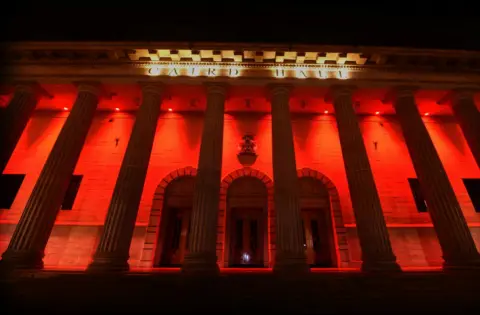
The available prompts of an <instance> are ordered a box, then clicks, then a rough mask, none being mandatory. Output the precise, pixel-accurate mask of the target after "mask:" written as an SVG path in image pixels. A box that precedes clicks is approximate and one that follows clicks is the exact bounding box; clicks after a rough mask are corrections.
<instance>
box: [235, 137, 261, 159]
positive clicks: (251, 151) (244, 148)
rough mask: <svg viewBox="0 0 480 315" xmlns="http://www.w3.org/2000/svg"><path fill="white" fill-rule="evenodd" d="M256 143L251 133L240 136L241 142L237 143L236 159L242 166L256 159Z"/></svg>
mask: <svg viewBox="0 0 480 315" xmlns="http://www.w3.org/2000/svg"><path fill="white" fill-rule="evenodd" d="M256 149H257V144H256V143H255V140H254V139H253V135H248V134H247V135H244V136H243V137H242V142H240V145H239V152H238V154H237V157H238V161H239V162H240V164H242V165H243V166H245V167H247V166H252V165H253V164H254V163H255V161H256V160H257V156H258V155H257V153H256Z"/></svg>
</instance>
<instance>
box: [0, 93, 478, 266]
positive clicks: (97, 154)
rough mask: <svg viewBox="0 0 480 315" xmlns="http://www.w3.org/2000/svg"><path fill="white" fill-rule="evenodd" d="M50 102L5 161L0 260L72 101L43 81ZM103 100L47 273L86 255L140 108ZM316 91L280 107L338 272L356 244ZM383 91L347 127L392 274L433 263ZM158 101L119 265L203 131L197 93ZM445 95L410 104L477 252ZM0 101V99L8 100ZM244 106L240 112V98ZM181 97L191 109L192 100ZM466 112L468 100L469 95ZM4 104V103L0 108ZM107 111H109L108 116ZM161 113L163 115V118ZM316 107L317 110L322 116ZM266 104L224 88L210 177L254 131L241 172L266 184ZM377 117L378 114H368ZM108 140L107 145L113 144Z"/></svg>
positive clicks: (436, 255)
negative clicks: (12, 187) (338, 257)
mask: <svg viewBox="0 0 480 315" xmlns="http://www.w3.org/2000/svg"><path fill="white" fill-rule="evenodd" d="M44 87H45V89H46V90H47V91H48V92H49V93H51V94H52V95H54V96H55V97H54V98H53V99H52V100H41V101H40V104H39V106H38V108H37V111H36V112H35V113H34V115H33V117H32V118H31V119H30V121H29V123H28V125H27V127H26V129H25V131H24V133H23V134H22V137H21V138H20V140H19V142H18V144H17V147H16V149H15V151H14V153H13V155H12V157H11V159H10V161H9V163H8V164H7V167H6V169H5V173H6V174H26V177H25V180H24V182H23V184H22V186H21V188H20V190H19V192H18V194H17V197H16V199H15V201H14V203H13V205H12V207H11V209H8V210H6V209H3V210H0V252H3V251H4V250H5V249H6V247H7V245H8V241H9V239H10V237H11V235H12V233H13V230H14V226H15V224H16V223H17V222H18V220H19V218H20V215H21V213H22V211H23V209H24V207H25V204H26V202H27V199H28V197H29V195H30V193H31V191H32V189H33V186H34V184H35V181H36V180H37V178H38V176H39V174H40V171H41V169H42V167H43V165H44V163H45V160H46V158H47V156H48V154H49V152H50V150H51V148H52V146H53V144H54V142H55V140H56V138H57V136H58V133H59V131H60V129H61V127H62V125H63V123H64V122H65V119H66V117H67V116H68V113H69V112H68V111H64V110H63V107H67V108H70V107H71V106H72V104H73V101H74V97H75V88H74V87H73V86H69V85H45V86H44ZM108 88H109V89H110V90H111V91H113V92H115V93H116V94H117V96H114V97H113V98H112V100H110V101H104V102H102V103H101V104H100V106H99V110H98V113H97V114H96V116H95V118H94V121H93V124H92V126H91V128H90V130H89V134H88V136H87V140H86V144H85V146H84V148H83V151H82V153H81V155H80V158H79V162H78V164H77V166H76V169H75V174H81V175H83V180H82V184H81V186H80V189H79V191H78V195H77V198H76V200H75V203H74V206H73V209H72V210H68V211H60V214H59V215H58V217H57V222H56V225H55V227H54V229H53V232H52V235H51V237H50V240H49V242H48V245H47V248H46V252H45V255H46V256H45V260H44V261H45V265H46V266H55V267H57V268H62V267H63V268H74V267H76V268H80V269H83V268H85V267H86V266H87V264H88V263H89V261H90V259H91V255H92V254H93V251H94V250H95V247H96V245H97V242H98V238H99V235H100V233H101V230H102V225H103V222H104V220H105V216H106V211H107V209H108V204H109V202H110V199H111V195H112V191H113V188H114V185H115V181H116V178H117V175H118V171H119V168H120V164H121V162H122V158H123V155H124V152H125V149H126V145H127V142H128V138H129V136H130V132H131V128H132V126H133V122H134V117H135V116H134V113H133V112H130V111H135V110H136V108H137V107H138V104H139V101H140V90H139V89H138V88H137V87H135V86H128V85H125V86H113V85H112V86H108ZM325 92H326V90H322V89H314V88H307V87H304V88H301V89H300V88H299V89H298V90H296V91H295V92H294V93H293V97H292V101H291V111H292V118H293V121H292V125H293V134H294V141H295V143H294V144H295V150H296V152H295V153H296V163H297V168H298V169H301V168H309V169H312V170H316V171H318V172H320V173H321V174H323V175H325V176H327V177H328V178H329V179H330V180H331V181H332V183H333V184H334V185H335V187H336V189H337V191H338V196H339V200H340V207H341V213H342V216H343V222H344V225H345V227H346V234H347V235H348V247H349V255H350V257H349V260H350V263H349V267H352V268H357V267H359V265H360V257H361V256H360V255H361V254H360V248H359V244H358V240H357V237H356V229H355V221H354V217H353V212H352V205H351V202H350V198H349V191H348V186H347V181H346V175H345V169H344V166H343V161H342V154H341V148H340V143H339V139H338V132H337V126H336V123H335V117H334V116H333V115H334V111H333V107H332V106H331V105H327V104H326V103H325V102H324V101H323V97H324V95H325ZM384 92H385V91H384V90H381V89H378V90H373V89H372V90H359V92H358V93H357V94H356V96H355V100H356V101H358V104H359V105H358V106H357V107H356V110H357V113H358V114H359V116H358V117H359V123H360V128H361V131H362V135H363V137H364V141H365V146H366V149H367V154H368V157H369V160H370V164H371V168H372V172H373V175H374V179H375V182H376V186H377V189H378V192H379V195H380V201H381V204H382V209H383V211H384V215H385V219H386V223H387V227H388V230H389V234H390V239H391V242H392V247H393V250H394V253H395V255H396V256H397V259H398V262H399V264H400V265H401V266H402V267H404V268H407V267H428V266H440V265H441V263H442V258H441V251H440V247H439V245H438V241H437V239H436V236H435V233H434V231H433V228H432V224H431V221H430V218H429V215H428V214H427V213H418V211H417V210H416V207H415V204H414V200H413V196H412V193H411V191H410V187H409V184H408V181H407V178H409V177H416V176H415V172H414V169H413V166H412V163H411V160H410V157H409V155H408V151H407V148H406V145H405V143H404V140H403V137H402V133H401V129H400V126H399V124H398V123H397V121H396V118H395V116H394V115H393V112H394V111H393V108H392V107H391V105H388V104H383V103H382V102H381V98H382V97H383V95H384ZM169 93H170V98H169V99H167V100H166V101H165V102H164V103H163V104H162V110H163V112H162V114H161V117H160V119H159V122H158V126H157V133H156V137H155V141H154V145H153V150H152V156H151V160H150V165H149V169H148V172H147V177H146V180H145V186H144V190H143V195H142V199H141V203H140V207H139V212H138V217H137V224H136V229H135V232H134V237H133V241H132V246H131V250H130V253H131V258H130V264H131V265H132V266H133V267H136V266H138V267H142V266H144V265H143V264H142V263H141V259H142V257H141V256H142V252H143V250H144V244H145V239H146V235H147V233H146V231H147V225H148V221H149V218H150V212H151V209H152V205H153V203H154V200H153V197H154V194H155V191H156V189H157V186H158V185H159V184H160V182H161V180H162V179H163V178H165V177H166V176H167V175H168V174H169V173H170V172H172V171H174V170H177V169H182V168H185V167H187V166H191V167H194V168H196V167H197V163H198V153H199V146H200V135H201V132H202V129H203V110H204V107H205V96H204V95H203V92H202V89H201V88H200V87H197V86H191V87H183V86H174V87H171V88H170V92H169ZM445 93H446V92H445V91H421V93H419V95H418V96H417V102H418V106H419V109H420V112H421V113H425V112H428V113H430V115H429V116H428V117H424V122H425V125H426V127H427V130H428V132H429V134H430V136H431V138H432V141H433V143H434V145H435V148H436V149H437V151H438V154H439V156H440V159H441V161H442V163H443V165H444V167H445V170H446V172H447V175H448V178H449V180H450V182H451V184H452V186H453V189H454V191H455V194H456V197H457V198H458V200H459V203H460V205H461V208H462V211H463V213H464V216H465V218H466V220H467V222H468V224H469V226H470V229H471V231H472V235H473V237H474V239H475V241H476V243H477V248H479V247H480V213H476V212H475V211H474V208H473V205H472V202H471V200H470V198H469V196H468V194H467V191H466V188H465V186H464V185H463V182H462V178H480V170H479V169H478V167H477V165H476V164H475V161H474V159H473V156H472V154H471V152H470V150H469V147H468V145H467V143H466V141H465V139H464V137H463V134H462V132H461V130H460V127H459V125H458V124H457V123H456V122H455V119H454V118H453V116H452V115H451V111H450V109H449V107H448V106H446V105H438V104H436V101H438V100H439V99H440V98H441V97H443V96H444V95H445ZM9 98H10V96H9V95H6V96H4V97H3V99H4V100H8V99H9ZM246 98H248V99H250V101H249V105H248V106H247V105H246V101H245V99H246ZM192 100H193V101H192ZM476 101H477V106H479V102H478V101H479V97H478V95H477V96H476ZM4 103H5V102H4ZM116 107H118V108H119V109H120V111H118V112H116V111H115V110H114V109H115V108H116ZM168 108H172V111H171V112H169V111H168ZM324 110H328V111H329V114H327V115H326V114H324V113H323V112H324ZM269 111H270V105H269V103H268V102H267V101H266V99H265V94H264V91H263V89H262V88H260V87H249V88H242V87H238V86H237V87H235V88H234V89H233V92H232V95H231V98H230V99H229V100H227V103H226V114H225V127H224V148H223V166H222V178H224V177H225V176H227V175H228V174H230V173H231V172H233V171H236V170H238V169H241V168H242V165H241V164H240V163H239V162H238V160H237V157H236V154H237V150H238V143H239V142H240V140H241V137H242V136H243V135H244V134H245V133H253V134H255V139H256V141H257V153H258V155H259V156H258V159H257V161H256V163H255V164H254V165H253V166H252V169H254V170H258V171H259V172H262V173H264V174H266V175H267V176H269V177H270V178H273V174H272V157H271V152H272V144H271V142H272V138H271V117H270V114H269ZM375 111H380V112H381V114H380V115H374V112H375ZM116 139H118V145H117V144H116Z"/></svg>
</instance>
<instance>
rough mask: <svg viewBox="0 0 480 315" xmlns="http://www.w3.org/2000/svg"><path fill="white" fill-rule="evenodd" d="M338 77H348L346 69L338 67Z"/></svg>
mask: <svg viewBox="0 0 480 315" xmlns="http://www.w3.org/2000/svg"><path fill="white" fill-rule="evenodd" d="M338 78H339V79H342V80H343V79H348V72H347V70H346V69H340V70H338Z"/></svg>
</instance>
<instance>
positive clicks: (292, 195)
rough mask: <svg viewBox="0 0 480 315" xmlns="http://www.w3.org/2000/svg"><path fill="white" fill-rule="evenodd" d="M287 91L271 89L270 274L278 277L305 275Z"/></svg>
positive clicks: (305, 266) (287, 89)
mask: <svg viewBox="0 0 480 315" xmlns="http://www.w3.org/2000/svg"><path fill="white" fill-rule="evenodd" d="M290 89H291V88H290V87H289V86H286V85H272V86H270V87H269V97H270V101H271V106H272V151H273V156H272V163H273V177H274V184H273V188H274V202H275V212H276V253H275V254H276V257H275V265H274V267H273V270H274V271H275V272H279V273H286V274H298V273H306V272H308V270H309V268H308V265H307V260H306V257H305V249H304V247H303V237H302V233H303V231H302V221H301V216H300V207H299V191H298V177H297V167H296V162H295V148H294V144H293V132H292V123H291V120H290V106H289V102H290Z"/></svg>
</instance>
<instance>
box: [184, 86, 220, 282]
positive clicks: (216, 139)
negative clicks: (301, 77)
mask: <svg viewBox="0 0 480 315" xmlns="http://www.w3.org/2000/svg"><path fill="white" fill-rule="evenodd" d="M206 90H207V109H206V111H205V122H204V126H203V133H202V143H201V145H200V157H199V162H198V171H197V176H196V178H195V193H194V196H193V209H192V218H191V221H190V236H189V253H188V254H187V255H186V257H185V260H184V262H183V265H182V271H183V272H185V273H189V274H217V273H218V270H219V269H218V265H217V256H216V240H217V220H218V219H217V215H218V207H219V202H220V181H221V170H222V153H223V152H222V151H223V124H224V122H223V120H224V107H225V98H226V87H225V86H223V85H218V84H208V85H207V86H206Z"/></svg>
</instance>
